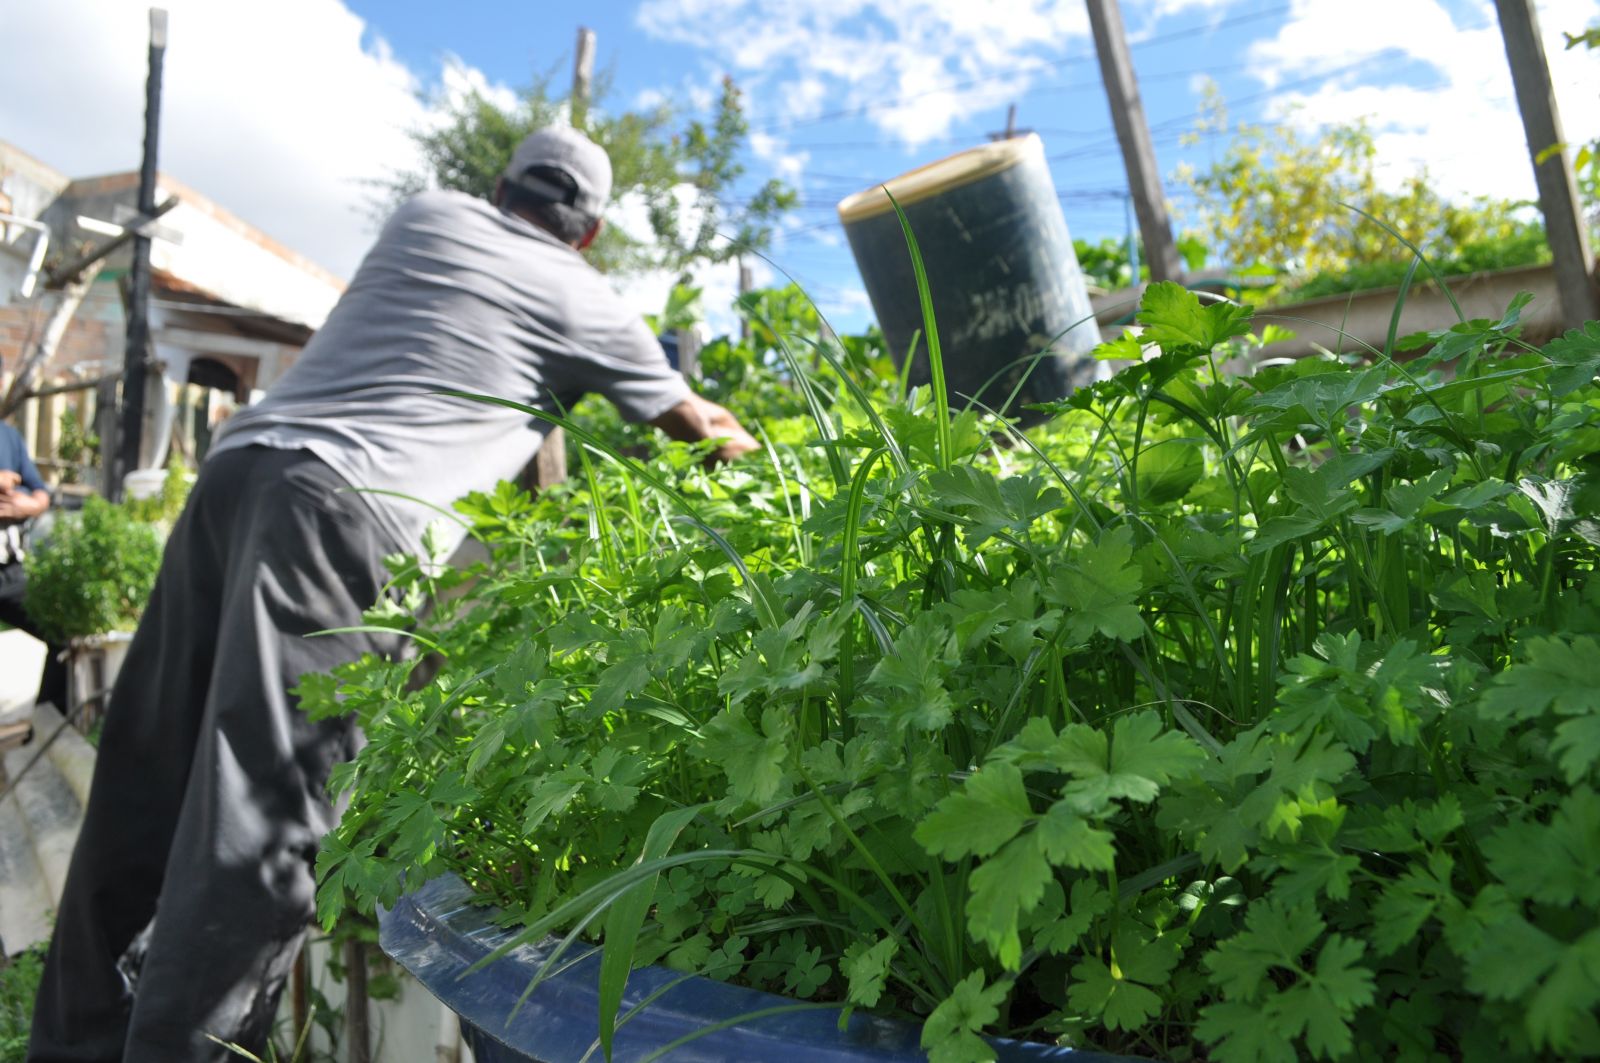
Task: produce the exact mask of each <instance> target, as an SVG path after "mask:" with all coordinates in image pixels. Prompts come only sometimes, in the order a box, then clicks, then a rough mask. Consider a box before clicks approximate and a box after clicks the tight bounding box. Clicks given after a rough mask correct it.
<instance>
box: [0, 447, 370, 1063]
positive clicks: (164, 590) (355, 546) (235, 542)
mask: <svg viewBox="0 0 1600 1063" xmlns="http://www.w3.org/2000/svg"><path fill="white" fill-rule="evenodd" d="M346 486H347V485H346V484H345V482H344V481H343V479H342V478H340V477H339V476H338V475H337V474H336V473H334V472H333V470H332V469H330V468H329V467H328V466H327V465H325V464H323V463H322V462H321V461H320V460H318V459H317V458H315V457H313V456H312V455H311V454H310V453H309V452H306V451H298V450H272V449H268V448H263V447H247V448H244V449H242V450H237V451H225V452H223V453H221V454H217V455H215V456H214V457H213V458H211V459H210V460H209V461H207V462H206V463H205V465H204V467H203V468H202V470H201V473H200V479H199V482H198V483H197V484H196V485H195V489H194V493H193V495H192V497H191V498H190V500H189V504H188V506H187V508H186V509H185V510H184V513H183V516H182V517H181V518H180V519H179V520H178V523H177V526H176V527H175V528H174V529H173V533H172V537H171V539H170V541H169V542H168V544H167V550H166V554H165V557H164V558H163V561H162V566H161V575H160V577H159V579H158V580H157V583H156V588H155V592H154V594H153V595H152V596H151V600H150V605H149V607H148V609H147V610H146V612H145V615H144V618H143V620H142V621H141V622H140V624H139V630H138V633H137V634H136V635H135V636H134V639H133V643H132V645H131V646H130V648H129V652H128V658H127V662H126V664H124V665H123V668H122V672H121V674H120V676H119V677H118V679H117V683H116V686H115V687H114V688H113V692H112V700H111V706H110V711H109V713H108V714H107V717H106V721H105V727H104V730H103V732H102V735H101V739H100V752H99V757H98V759H97V761H96V764H95V772H94V783H93V786H92V789H91V791H90V794H89V802H88V808H87V810H86V815H85V819H84V824H83V832H82V834H81V835H80V836H79V838H78V844H77V848H76V850H74V852H73V855H72V865H71V870H70V871H69V872H68V875H67V882H66V888H65V892H64V896H63V897H62V901H61V908H60V911H59V912H58V914H57V919H56V928H55V935H54V937H53V938H52V939H51V942H50V954H49V959H48V961H47V963H46V966H45V973H44V981H43V983H42V985H41V986H40V988H39V997H38V1002H37V1004H36V1005H35V1009H34V1020H33V1032H32V1042H31V1043H30V1045H29V1048H28V1059H29V1061H30V1063H64V1061H68V1060H71V1061H91V1060H92V1061H95V1063H114V1061H118V1060H120V1061H123V1063H186V1061H199V1060H210V1061H221V1060H236V1059H237V1057H235V1056H233V1055H231V1054H229V1053H227V1052H226V1051H225V1050H224V1049H222V1048H221V1047H219V1046H218V1045H217V1044H215V1043H214V1042H212V1041H210V1040H209V1039H208V1038H207V1037H206V1035H207V1034H208V1033H209V1034H213V1035H215V1036H217V1037H220V1038H222V1039H223V1040H225V1041H233V1042H237V1043H238V1044H240V1045H241V1046H243V1047H245V1048H248V1049H250V1050H251V1051H253V1052H256V1053H257V1054H260V1053H261V1052H262V1049H263V1045H264V1042H265V1040H266V1038H267V1035H268V1032H269V1030H270V1026H271V1023H272V1019H273V1016H274V1014H275V1012H276V1009H277V1002H278V997H279V994H280V993H281V991H282V988H283V984H284V980H285V978H286V976H287V974H288V972H289V969H290V966H291V965H292V964H293V962H294V956H295V953H296V951H297V950H298V949H299V947H300V943H301V941H302V939H303V938H304V936H305V932H306V928H307V925H308V923H309V922H310V920H311V917H312V914H313V882H312V862H313V860H314V858H315V856H316V852H317V848H318V845H319V843H320V840H321V838H322V836H323V834H324V833H325V832H326V831H327V830H328V829H329V828H330V827H331V826H332V825H333V823H334V822H335V815H334V811H333V809H332V807H331V804H330V802H329V800H328V798H327V796H326V793H325V791H324V785H325V783H326V781H327V777H328V772H329V769H330V768H331V767H332V766H333V765H334V764H335V763H336V762H338V761H341V760H345V759H348V758H349V757H350V756H352V755H353V754H354V752H355V749H356V747H357V743H358V742H359V736H358V733H357V731H356V729H355V727H354V725H353V723H352V722H351V721H350V720H349V719H348V718H340V719H336V720H328V721H323V722H320V723H311V722H310V721H308V720H307V719H306V717H305V715H304V714H303V713H301V712H300V711H299V710H298V709H297V708H296V705H295V699H294V698H293V697H292V696H291V695H290V694H289V693H288V691H289V688H290V687H293V686H295V685H297V683H298V681H299V677H300V676H301V675H302V674H304V673H307V672H320V671H326V670H328V669H329V668H332V667H333V666H335V665H337V664H340V663H342V662H345V661H349V660H352V659H354V658H356V657H358V656H360V655H361V654H362V653H364V652H369V651H370V652H374V653H389V652H393V651H394V650H395V649H396V648H397V643H398V638H397V637H395V636H390V635H369V634H348V635H337V636H321V637H318V638H306V637H305V636H307V635H309V634H311V633H312V632H315V631H321V630H324V629H328V628H338V627H347V626H350V625H353V624H359V623H360V620H361V612H362V610H363V609H365V608H366V607H368V606H370V605H371V604H372V603H373V602H374V601H375V600H376V599H377V597H378V595H379V594H380V593H382V590H383V587H384V583H385V574H384V569H383V564H382V558H383V555H384V554H385V553H388V552H390V551H392V550H393V549H394V548H395V547H394V546H393V545H392V544H391V543H390V542H388V539H387V537H386V536H385V535H383V534H382V533H381V532H380V531H379V530H378V529H377V528H376V527H375V522H374V521H373V520H372V519H371V517H370V516H369V514H368V512H367V509H366V506H365V504H364V503H363V501H362V500H361V499H360V498H359V497H358V496H356V495H354V494H352V493H350V492H349V491H347V490H341V489H343V488H345V487H346ZM152 919H153V922H152ZM136 939H137V943H136Z"/></svg>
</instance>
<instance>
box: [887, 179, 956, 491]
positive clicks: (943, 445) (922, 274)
mask: <svg viewBox="0 0 1600 1063" xmlns="http://www.w3.org/2000/svg"><path fill="white" fill-rule="evenodd" d="M883 194H884V195H886V196H888V197H889V204H890V205H891V206H893V207H894V213H895V217H897V218H899V219H900V231H901V232H903V233H904V234H905V237H906V250H907V251H909V252H910V254H911V271H912V273H914V274H915V275H916V278H917V300H918V302H920V303H921V304H922V332H923V336H924V338H925V339H926V340H927V343H928V371H929V373H930V374H931V375H932V377H933V404H934V415H935V416H936V417H937V418H938V439H939V453H938V465H939V468H941V469H948V468H949V467H950V461H951V454H950V393H949V391H948V389H946V387H945V382H944V353H943V351H942V350H941V349H940V346H939V322H938V321H937V319H936V318H935V317H934V313H933V292H932V291H931V290H930V289H929V287H928V271H927V268H926V267H925V266H924V265H923V263H922V249H921V248H920V247H918V246H917V234H916V233H914V232H912V231H911V221H910V219H908V218H907V217H906V212H905V211H904V210H902V209H901V208H900V201H899V200H897V199H895V198H894V193H893V192H890V191H889V188H888V186H887V185H885V186H884V189H883ZM907 361H908V363H909V359H907Z"/></svg>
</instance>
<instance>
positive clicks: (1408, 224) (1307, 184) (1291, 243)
mask: <svg viewBox="0 0 1600 1063" xmlns="http://www.w3.org/2000/svg"><path fill="white" fill-rule="evenodd" d="M1226 128H1227V115H1226V111H1225V109H1224V108H1223V105H1222V103H1221V100H1220V98H1219V97H1218V96H1217V95H1216V90H1215V87H1214V86H1213V87H1212V88H1211V89H1210V90H1209V92H1208V97H1207V103H1206V116H1205V117H1204V118H1202V120H1201V123H1200V125H1199V127H1198V132H1202V133H1204V132H1213V133H1215V132H1221V131H1223V130H1225V129H1226ZM1378 161H1379V160H1378V151H1377V145H1376V142H1375V140H1374V137H1373V134H1372V129H1371V127H1370V126H1369V125H1368V124H1367V123H1366V122H1365V121H1361V122H1355V123H1346V124H1338V125H1331V126H1327V127H1324V128H1323V129H1321V130H1319V131H1317V132H1316V133H1311V134H1308V133H1302V132H1300V131H1298V130H1296V129H1295V128H1294V127H1293V126H1291V125H1288V124H1286V123H1278V124H1274V125H1257V124H1241V125H1239V126H1238V127H1237V128H1236V129H1235V130H1234V133H1233V136H1232V139H1231V140H1230V141H1229V143H1228V144H1227V147H1226V148H1225V149H1224V151H1223V152H1222V155H1221V157H1220V158H1218V159H1217V160H1216V161H1215V162H1214V163H1212V164H1211V165H1210V166H1209V167H1207V168H1206V169H1204V170H1201V171H1196V170H1195V169H1194V168H1193V167H1182V168H1180V170H1179V172H1178V177H1179V180H1180V181H1181V182H1182V183H1183V184H1185V185H1186V186H1187V187H1188V188H1189V189H1190V190H1191V191H1192V192H1193V193H1194V197H1195V205H1194V207H1193V208H1192V210H1193V217H1192V219H1191V221H1192V223H1193V226H1194V227H1195V228H1197V229H1198V230H1200V231H1201V232H1203V233H1205V234H1207V236H1208V237H1209V238H1210V239H1211V241H1213V250H1214V252H1215V254H1216V257H1218V258H1220V259H1221V260H1222V261H1225V262H1230V263H1232V264H1234V265H1235V266H1236V267H1238V268H1241V269H1250V268H1259V269H1262V270H1264V271H1271V272H1273V273H1276V274H1278V275H1280V276H1283V277H1284V278H1285V279H1286V280H1289V281H1291V282H1293V281H1303V280H1306V279H1309V278H1312V277H1316V276H1318V275H1319V274H1322V275H1326V274H1343V273H1348V272H1350V271H1351V270H1352V269H1357V268H1359V267H1363V266H1367V265H1370V264H1372V263H1377V262H1393V261H1395V260H1396V258H1397V256H1396V246H1395V241H1394V237H1393V236H1391V235H1390V234H1389V233H1388V232H1387V231H1386V230H1385V229H1384V227H1383V225H1379V224H1377V223H1375V222H1373V221H1372V220H1370V219H1369V218H1368V217H1363V216H1362V214H1361V213H1358V212H1357V210H1352V209H1351V208H1357V209H1358V210H1359V211H1361V212H1364V213H1365V214H1367V215H1370V216H1371V218H1377V219H1379V220H1381V221H1382V222H1383V223H1384V224H1385V225H1388V226H1391V227H1393V228H1394V229H1395V230H1396V231H1397V232H1399V233H1400V234H1401V235H1402V236H1404V237H1405V238H1406V239H1407V240H1409V241H1411V242H1412V243H1413V244H1415V245H1416V246H1418V247H1420V248H1422V249H1423V250H1424V251H1425V252H1426V253H1429V254H1437V255H1439V256H1441V257H1449V258H1457V257H1459V258H1462V259H1464V260H1465V264H1464V268H1465V269H1471V268H1494V267H1498V266H1511V265H1524V264H1529V263H1532V262H1537V261H1540V260H1541V259H1543V258H1548V250H1547V249H1546V248H1545V246H1544V240H1543V235H1544V234H1543V226H1542V225H1541V224H1540V223H1539V222H1538V221H1537V220H1534V219H1532V218H1530V217H1528V216H1527V215H1528V209H1527V208H1528V207H1529V204H1526V203H1517V202H1510V201H1505V200H1498V199H1493V198H1490V197H1486V196H1480V197H1477V198H1475V199H1472V200H1469V201H1467V202H1464V203H1461V202H1453V201H1451V200H1448V199H1446V198H1445V197H1443V196H1441V195H1440V194H1439V193H1438V192H1437V191H1436V190H1435V189H1434V187H1433V182H1432V181H1431V179H1430V177H1429V175H1428V172H1427V170H1426V169H1419V170H1418V171H1416V172H1414V173H1412V174H1409V175H1407V176H1406V177H1405V178H1404V179H1403V180H1401V181H1400V182H1399V183H1398V185H1394V184H1392V183H1389V182H1384V181H1381V180H1380V178H1379V174H1378ZM1393 280H1398V277H1395V278H1393ZM1387 282H1389V283H1392V281H1387Z"/></svg>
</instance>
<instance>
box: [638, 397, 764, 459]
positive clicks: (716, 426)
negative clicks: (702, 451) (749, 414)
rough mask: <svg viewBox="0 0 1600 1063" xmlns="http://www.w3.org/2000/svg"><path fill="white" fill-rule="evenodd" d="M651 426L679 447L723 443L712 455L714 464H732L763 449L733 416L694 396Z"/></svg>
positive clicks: (654, 421) (663, 415)
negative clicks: (682, 444)
mask: <svg viewBox="0 0 1600 1063" xmlns="http://www.w3.org/2000/svg"><path fill="white" fill-rule="evenodd" d="M650 423H651V424H653V425H655V426H656V427H657V428H659V429H661V430H662V431H663V432H665V433H667V435H668V436H670V437H671V438H673V439H676V440H678V441H679V442H680V443H699V442H702V441H704V440H707V439H720V440H722V442H721V443H720V444H718V446H717V448H716V450H714V451H712V452H711V460H712V461H713V462H724V461H732V460H733V459H734V458H737V457H739V455H741V454H748V453H749V452H750V451H752V450H759V449H761V444H760V443H757V442H756V441H755V438H754V437H752V436H751V435H750V433H749V432H747V431H745V429H744V425H742V424H740V423H739V419H738V418H737V417H735V416H734V415H733V414H732V413H731V412H729V411H728V410H727V409H725V408H724V407H722V406H718V405H717V404H716V403H714V402H712V401H711V400H709V399H703V398H701V397H700V396H699V395H696V394H693V393H692V392H691V393H690V395H689V397H688V398H687V399H684V400H683V401H682V402H680V403H678V404H677V405H676V406H674V407H672V409H670V410H668V411H667V412H666V413H664V414H662V415H661V416H660V417H657V418H656V419H655V420H653V421H651V422H650Z"/></svg>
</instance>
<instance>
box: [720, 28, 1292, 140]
mask: <svg viewBox="0 0 1600 1063" xmlns="http://www.w3.org/2000/svg"><path fill="white" fill-rule="evenodd" d="M1292 6H1293V5H1292V4H1279V5H1277V6H1275V7H1270V8H1264V9H1263V10H1260V11H1255V12H1250V13H1247V14H1243V15H1235V16H1233V17H1232V18H1225V19H1223V20H1222V21H1220V22H1217V23H1215V24H1214V25H1211V26H1209V27H1207V28H1206V30H1205V32H1207V33H1214V32H1215V31H1217V30H1220V29H1225V28H1228V27H1232V26H1239V25H1244V24H1245V23H1249V22H1259V21H1261V20H1263V19H1267V18H1274V17H1276V16H1278V15H1282V14H1285V13H1287V12H1288V11H1289V9H1290V8H1291V7H1292ZM1195 32H1196V31H1195V30H1192V29H1186V30H1174V31H1172V32H1170V33H1164V34H1157V35H1156V36H1154V37H1146V38H1145V39H1144V40H1142V41H1139V42H1137V43H1135V44H1132V45H1130V47H1131V48H1148V47H1151V46H1153V45H1158V44H1168V43H1171V42H1172V41H1180V40H1184V41H1187V40H1193V39H1194V37H1195ZM1093 59H1094V55H1093V53H1090V54H1088V55H1070V56H1066V57H1064V58H1061V59H1053V60H1048V61H1046V62H1044V63H1042V64H1040V66H1036V67H1034V68H1033V70H1038V69H1041V68H1044V67H1064V66H1070V65H1072V64H1074V63H1086V62H1091V61H1092V60H1093ZM1026 72H1028V73H1031V72H1032V71H1026ZM1018 73H1019V71H1016V70H1007V71H1005V72H1003V73H997V74H980V75H978V76H976V77H971V78H967V79H965V80H963V81H958V82H955V83H954V84H952V85H946V86H943V87H941V88H937V89H925V90H923V91H921V92H912V93H907V94H905V95H902V96H895V97H891V98H889V99H886V100H874V101H872V102H871V103H864V104H860V105H858V106H855V107H845V108H841V109H839V110H835V111H827V112H824V113H823V114H818V115H813V116H811V117H810V118H790V119H780V120H778V121H774V122H768V123H765V124H763V125H761V126H759V127H758V126H755V125H752V126H751V129H752V131H753V132H759V133H775V132H780V131H782V130H786V129H795V128H798V127H800V126H809V125H820V124H822V123H824V122H834V121H838V120H839V119H842V118H859V117H861V116H862V115H866V114H871V113H872V112H874V111H881V110H893V109H894V108H896V107H900V106H903V105H904V104H906V103H909V102H911V101H913V100H920V99H924V98H926V97H928V96H936V95H951V94H957V93H962V92H966V91H968V90H969V89H972V88H974V87H976V86H979V85H986V84H989V83H991V82H995V81H1003V80H1005V79H1007V78H1012V77H1016V76H1017V74H1018Z"/></svg>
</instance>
